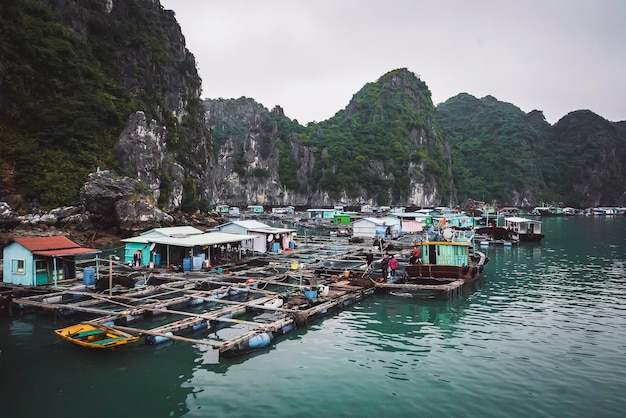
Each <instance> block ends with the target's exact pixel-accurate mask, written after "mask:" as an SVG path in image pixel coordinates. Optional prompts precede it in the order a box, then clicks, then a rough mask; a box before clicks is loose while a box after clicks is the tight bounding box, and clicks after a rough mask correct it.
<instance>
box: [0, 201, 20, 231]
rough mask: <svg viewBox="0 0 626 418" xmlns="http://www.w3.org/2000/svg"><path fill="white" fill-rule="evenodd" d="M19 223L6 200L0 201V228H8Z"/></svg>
mask: <svg viewBox="0 0 626 418" xmlns="http://www.w3.org/2000/svg"><path fill="white" fill-rule="evenodd" d="M18 224H19V220H18V219H17V216H16V214H15V212H13V209H12V208H11V206H10V205H9V204H8V203H7V202H0V228H1V229H10V228H12V227H14V226H16V225H18Z"/></svg>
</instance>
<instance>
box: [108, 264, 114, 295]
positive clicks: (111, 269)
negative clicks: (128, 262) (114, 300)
mask: <svg viewBox="0 0 626 418" xmlns="http://www.w3.org/2000/svg"><path fill="white" fill-rule="evenodd" d="M111 296H113V258H112V256H110V255H109V297H111Z"/></svg>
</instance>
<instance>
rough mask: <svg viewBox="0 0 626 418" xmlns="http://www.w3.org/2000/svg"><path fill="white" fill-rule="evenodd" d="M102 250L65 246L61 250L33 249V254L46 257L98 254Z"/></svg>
mask: <svg viewBox="0 0 626 418" xmlns="http://www.w3.org/2000/svg"><path fill="white" fill-rule="evenodd" d="M101 252H102V251H100V250H96V249H95V248H65V249H61V250H47V251H33V254H35V255H43V256H46V257H63V256H67V255H77V254H96V253H101Z"/></svg>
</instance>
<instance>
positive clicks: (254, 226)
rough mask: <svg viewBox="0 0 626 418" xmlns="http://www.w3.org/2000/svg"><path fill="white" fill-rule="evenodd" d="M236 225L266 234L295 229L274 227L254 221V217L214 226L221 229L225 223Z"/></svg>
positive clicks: (293, 230)
mask: <svg viewBox="0 0 626 418" xmlns="http://www.w3.org/2000/svg"><path fill="white" fill-rule="evenodd" d="M230 224H233V225H238V226H240V227H242V228H245V229H247V230H248V231H249V232H264V233H267V234H281V233H284V232H295V231H296V230H295V229H289V228H276V227H273V226H269V225H268V224H264V223H263V222H259V221H255V220H254V219H248V220H243V221H232V222H228V223H225V224H222V225H219V226H217V227H216V229H221V227H223V226H226V225H230Z"/></svg>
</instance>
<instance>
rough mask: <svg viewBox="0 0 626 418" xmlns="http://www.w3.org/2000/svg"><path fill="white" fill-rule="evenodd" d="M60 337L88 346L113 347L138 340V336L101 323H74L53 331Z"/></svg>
mask: <svg viewBox="0 0 626 418" xmlns="http://www.w3.org/2000/svg"><path fill="white" fill-rule="evenodd" d="M54 332H55V333H56V334H57V335H58V336H60V337H61V338H63V339H65V340H67V341H69V342H72V343H74V344H78V345H81V346H83V347H89V348H113V347H118V346H120V345H125V344H130V343H134V342H137V341H139V337H136V336H134V335H130V334H127V333H125V332H122V331H119V330H116V329H113V328H109V327H106V326H102V325H92V324H86V323H81V324H76V325H72V326H69V327H67V328H61V329H57V330H55V331H54Z"/></svg>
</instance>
